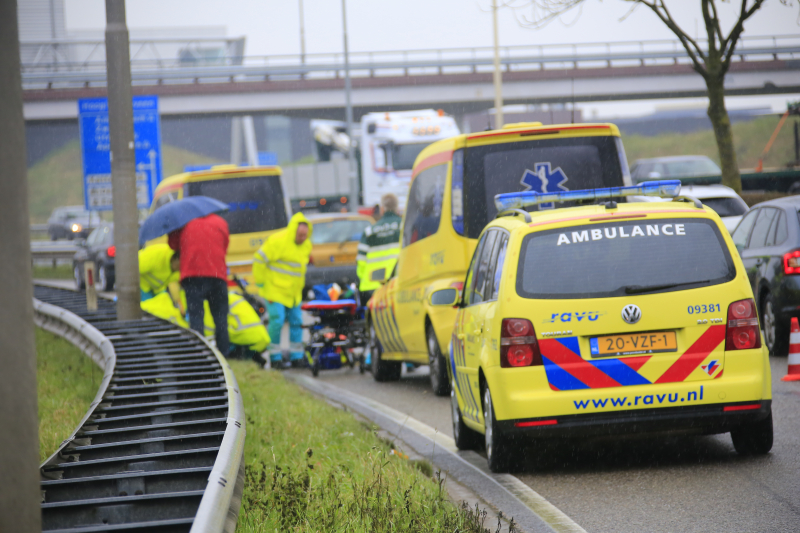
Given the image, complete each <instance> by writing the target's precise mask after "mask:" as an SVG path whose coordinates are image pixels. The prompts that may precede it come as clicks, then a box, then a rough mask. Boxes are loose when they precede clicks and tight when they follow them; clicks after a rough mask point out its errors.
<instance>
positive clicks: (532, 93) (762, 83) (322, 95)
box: [22, 36, 800, 121]
mask: <svg viewBox="0 0 800 533" xmlns="http://www.w3.org/2000/svg"><path fill="white" fill-rule="evenodd" d="M23 44H26V43H23ZM27 44H28V46H30V45H31V43H27ZM37 44H38V45H40V46H42V47H47V46H59V47H60V48H61V49H62V50H63V48H64V47H65V46H68V45H69V43H68V42H63V41H59V42H55V41H53V42H44V43H37ZM85 45H86V43H83V46H85ZM501 52H502V58H501V63H502V68H503V96H504V101H505V103H506V104H542V103H548V104H550V103H569V102H589V101H610V100H636V99H652V98H682V97H697V96H704V95H705V93H706V90H705V84H704V82H703V80H702V78H701V77H700V76H699V75H698V74H697V73H695V72H694V70H692V67H691V64H690V61H689V58H688V56H687V54H686V52H685V51H684V49H683V48H682V46H681V45H680V43H679V42H678V41H642V42H619V43H593V44H592V43H590V44H575V45H542V46H518V47H503V48H502V50H501ZM50 55H52V54H50ZM41 56H42V57H48V54H46V53H43V54H41ZM734 59H735V60H734V62H733V63H732V64H731V68H730V72H729V74H728V76H727V77H726V93H727V94H729V95H765V94H787V93H798V92H800V36H775V37H749V38H744V39H742V40H741V42H740V43H739V46H738V47H737V49H736V55H735V58H734ZM343 68H344V61H343V57H342V55H341V54H307V55H305V56H303V57H301V56H268V57H267V56H264V57H257V56H244V57H242V56H228V57H224V58H216V59H215V60H214V61H213V62H212V64H207V63H206V64H201V63H198V62H193V63H190V64H186V63H185V62H181V61H180V60H179V59H174V60H165V59H163V58H160V59H158V61H154V60H152V59H146V60H137V59H134V60H132V79H133V83H134V88H133V89H134V94H157V95H159V96H160V106H161V113H162V114H163V115H167V116H170V115H172V116H189V115H209V114H210V115H214V114H216V115H239V114H242V115H246V114H251V113H274V114H280V115H286V116H294V117H316V118H335V119H340V118H341V117H342V116H343V114H344V91H343V89H344V79H343V75H344V74H343ZM350 68H351V76H352V77H353V103H354V109H355V113H356V119H358V118H359V117H360V116H361V115H362V114H364V113H368V112H370V111H383V110H400V109H416V108H423V107H434V108H442V109H444V110H445V111H447V112H448V113H451V114H453V115H457V116H458V115H463V114H465V113H472V112H476V111H480V110H485V109H488V108H491V107H493V98H494V96H493V95H494V93H493V89H492V49H491V48H488V47H487V48H460V49H443V50H415V51H395V52H362V53H352V54H351V55H350ZM22 80H23V89H24V93H23V95H24V102H25V104H24V105H25V118H26V120H28V121H38V120H71V119H72V120H74V119H75V118H76V117H77V103H76V101H77V100H78V99H79V98H88V97H97V96H104V95H105V94H106V89H105V61H104V60H93V61H88V60H87V61H80V62H72V63H70V62H63V61H62V62H59V63H56V64H53V63H41V62H40V63H33V64H26V65H23V74H22Z"/></svg>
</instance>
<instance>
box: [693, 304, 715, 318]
mask: <svg viewBox="0 0 800 533" xmlns="http://www.w3.org/2000/svg"><path fill="white" fill-rule="evenodd" d="M687 311H689V314H690V315H702V314H704V313H715V312H716V313H719V304H701V305H690V306H689V307H688V308H687Z"/></svg>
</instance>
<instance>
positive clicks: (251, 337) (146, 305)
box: [141, 291, 269, 360]
mask: <svg viewBox="0 0 800 533" xmlns="http://www.w3.org/2000/svg"><path fill="white" fill-rule="evenodd" d="M180 300H182V307H183V308H184V309H185V308H186V295H185V294H183V293H182V292H181V295H180ZM205 305H208V302H206V303H205ZM141 307H142V310H144V311H146V312H148V313H150V314H151V315H154V316H157V317H158V318H161V319H164V320H167V321H169V322H171V323H173V324H175V325H177V326H180V327H183V328H187V329H188V328H189V323H188V322H186V320H185V318H184V316H183V314H182V313H181V311H180V309H179V308H178V307H176V306H175V304H174V302H173V301H172V297H171V296H170V295H169V293H168V292H167V291H162V292H160V293H158V294H157V295H156V296H154V297H152V298H150V299H149V300H146V301H143V302H141ZM203 325H204V334H205V336H206V337H211V338H214V336H215V332H216V330H215V328H214V319H213V318H212V317H211V312H210V311H209V310H208V309H206V313H205V315H204V324H203ZM228 336H229V337H230V342H231V346H232V350H231V351H232V352H238V355H239V356H240V357H241V358H245V359H250V358H254V359H256V360H259V359H261V357H260V354H261V352H263V351H265V350H266V349H267V346H268V345H269V335H268V334H267V328H265V327H264V324H263V323H262V322H261V319H260V318H259V316H258V313H256V311H255V309H253V307H252V306H251V305H250V304H248V303H247V300H245V299H244V298H243V297H242V296H241V295H240V294H236V293H234V292H228ZM248 352H250V353H248ZM223 355H225V356H226V357H227V356H229V355H230V354H223Z"/></svg>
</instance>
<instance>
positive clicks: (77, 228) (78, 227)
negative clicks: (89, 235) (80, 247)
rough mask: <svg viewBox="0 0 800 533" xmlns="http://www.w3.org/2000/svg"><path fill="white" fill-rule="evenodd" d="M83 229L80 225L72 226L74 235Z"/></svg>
mask: <svg viewBox="0 0 800 533" xmlns="http://www.w3.org/2000/svg"><path fill="white" fill-rule="evenodd" d="M82 229H83V227H82V226H81V225H80V224H73V225H72V233H78V232H79V231H80V230H82Z"/></svg>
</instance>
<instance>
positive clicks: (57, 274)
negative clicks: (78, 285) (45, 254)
mask: <svg viewBox="0 0 800 533" xmlns="http://www.w3.org/2000/svg"><path fill="white" fill-rule="evenodd" d="M33 278H34V279H72V267H71V266H70V265H57V266H56V267H55V268H53V267H52V266H50V265H47V266H42V265H34V267H33Z"/></svg>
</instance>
